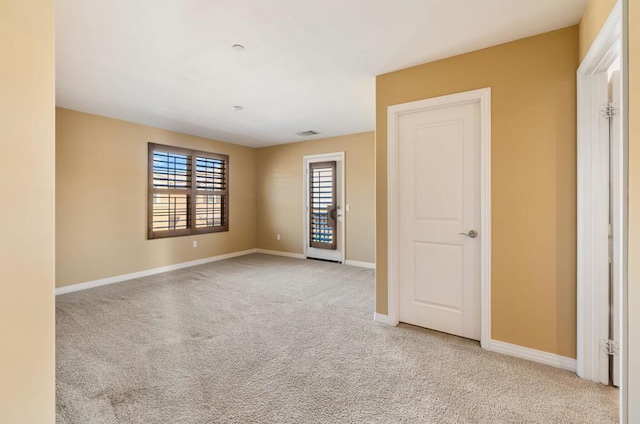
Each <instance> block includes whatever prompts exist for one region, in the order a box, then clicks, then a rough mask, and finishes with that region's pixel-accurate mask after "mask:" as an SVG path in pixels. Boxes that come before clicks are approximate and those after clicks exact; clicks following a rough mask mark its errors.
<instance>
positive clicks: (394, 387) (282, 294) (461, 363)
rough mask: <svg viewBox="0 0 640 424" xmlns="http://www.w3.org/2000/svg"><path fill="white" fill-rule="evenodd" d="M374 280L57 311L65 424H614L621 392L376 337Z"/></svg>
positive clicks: (187, 285) (266, 261)
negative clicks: (616, 397) (617, 400)
mask: <svg viewBox="0 0 640 424" xmlns="http://www.w3.org/2000/svg"><path fill="white" fill-rule="evenodd" d="M373 305H374V273H373V271H371V270H366V269H361V268H354V267H349V266H345V265H338V264H332V263H326V262H317V261H306V260H298V259H288V258H280V257H274V256H267V255H259V254H256V255H250V256H245V257H239V258H235V259H230V260H227V261H223V262H217V263H212V264H207V265H202V266H198V267H194V268H188V269H184V270H180V271H175V272H170V273H166V274H160V275H156V276H152V277H147V278H143V279H139V280H134V281H130V282H125V283H120V284H114V285H110V286H104V287H100V288H96V289H92V290H86V291H82V292H77V293H71V294H67V295H63V296H58V298H57V314H56V330H57V355H56V356H57V422H58V423H60V424H65V423H77V424H94V423H145V424H151V423H185V424H189V423H203V424H204V423H269V422H274V423H360V422H363V423H396V422H406V423H438V424H445V423H456V424H464V423H492V424H494V423H545V424H549V423H563V424H566V423H598V424H606V423H615V422H617V405H616V401H615V393H614V392H615V389H611V388H608V387H604V386H601V385H597V384H592V383H588V382H586V381H583V380H580V379H579V378H578V377H577V376H576V375H575V374H573V373H570V372H566V371H561V370H558V369H555V368H551V367H547V366H544V365H539V364H535V363H531V362H528V361H524V360H519V359H515V358H511V357H507V356H503V355H500V354H496V353H492V352H487V351H484V350H482V349H481V348H480V347H479V345H478V343H476V342H473V341H469V340H465V339H461V338H457V337H453V336H448V335H444V334H441V333H437V332H433V331H429V330H425V329H421V328H417V327H413V326H409V325H400V326H398V327H395V328H393V327H389V326H386V325H383V324H379V323H375V322H373V321H372V316H373Z"/></svg>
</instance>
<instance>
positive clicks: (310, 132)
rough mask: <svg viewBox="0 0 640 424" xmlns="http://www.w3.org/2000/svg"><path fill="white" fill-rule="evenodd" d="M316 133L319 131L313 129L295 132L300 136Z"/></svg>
mask: <svg viewBox="0 0 640 424" xmlns="http://www.w3.org/2000/svg"><path fill="white" fill-rule="evenodd" d="M318 134H320V133H319V132H318V131H314V130H308V131H300V132H297V133H296V135H299V136H300V137H309V136H310V135H318Z"/></svg>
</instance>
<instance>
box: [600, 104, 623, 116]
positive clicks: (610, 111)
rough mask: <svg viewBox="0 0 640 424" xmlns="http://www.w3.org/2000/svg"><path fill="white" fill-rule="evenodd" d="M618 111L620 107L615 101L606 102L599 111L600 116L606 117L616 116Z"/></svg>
mask: <svg viewBox="0 0 640 424" xmlns="http://www.w3.org/2000/svg"><path fill="white" fill-rule="evenodd" d="M619 112H620V108H619V107H618V105H617V104H615V103H607V104H606V105H604V106H603V107H602V110H601V111H600V113H602V117H603V118H606V119H611V118H614V117H616V116H618V113H619Z"/></svg>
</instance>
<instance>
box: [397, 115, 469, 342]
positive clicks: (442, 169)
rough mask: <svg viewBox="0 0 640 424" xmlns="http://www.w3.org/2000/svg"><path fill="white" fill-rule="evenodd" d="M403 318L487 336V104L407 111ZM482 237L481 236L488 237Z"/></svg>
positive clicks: (402, 144)
mask: <svg viewBox="0 0 640 424" xmlns="http://www.w3.org/2000/svg"><path fill="white" fill-rule="evenodd" d="M398 138H399V145H398V153H399V165H400V166H399V175H398V178H399V205H398V206H399V208H398V209H399V224H400V225H399V248H400V255H399V256H400V257H399V271H400V280H399V289H400V290H399V318H400V321H403V322H407V323H410V324H415V325H419V326H423V327H428V328H432V329H434V330H438V331H443V332H447V333H451V334H456V335H459V336H463V337H468V338H472V339H477V340H479V339H480V243H479V238H475V239H473V238H469V237H466V236H464V235H459V233H467V232H468V231H470V230H479V228H480V196H479V191H480V107H479V103H467V104H462V105H455V106H448V107H442V108H437V109H429V110H423V111H416V112H411V113H406V114H404V115H402V116H401V117H400V119H399V122H398ZM480 236H481V235H480Z"/></svg>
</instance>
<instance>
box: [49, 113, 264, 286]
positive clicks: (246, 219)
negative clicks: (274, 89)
mask: <svg viewBox="0 0 640 424" xmlns="http://www.w3.org/2000/svg"><path fill="white" fill-rule="evenodd" d="M148 142H155V143H161V144H169V145H174V146H180V147H189V148H193V149H197V150H204V151H210V152H215V153H223V154H227V155H229V168H230V170H229V172H230V175H229V184H230V186H229V200H230V205H229V216H230V219H229V228H230V230H229V232H224V233H213V234H201V235H197V236H187V237H174V238H165V239H156V240H147V239H146V229H147V143H148ZM255 159H256V153H255V149H251V148H248V147H242V146H238V145H234V144H229V143H223V142H220V141H214V140H208V139H205V138H200V137H194V136H189V135H185V134H180V133H175V132H171V131H165V130H161V129H157V128H152V127H147V126H144V125H138V124H133V123H130V122H124V121H119V120H116V119H110V118H105V117H101V116H97V115H90V114H86V113H81V112H75V111H71V110H66V109H59V108H58V109H56V169H57V170H56V196H57V202H56V217H57V219H56V231H57V233H56V262H57V269H56V285H57V286H58V287H61V286H66V285H69V284H76V283H82V282H87V281H92V280H96V279H100V278H105V277H112V276H116V275H122V274H128V273H132V272H136V271H143V270H147V269H151V268H156V267H161V266H165V265H171V264H176V263H181V262H187V261H192V260H196V259H201V258H206V257H210V256H215V255H222V254H225V253H231V252H237V251H242V250H246V249H252V248H255V247H256V240H255V233H256V227H255V223H256V215H255V211H256V193H255ZM193 240H197V241H198V247H197V248H193V247H192V241H193Z"/></svg>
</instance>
